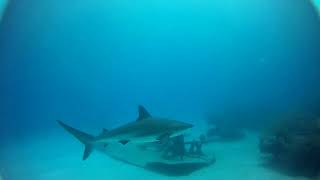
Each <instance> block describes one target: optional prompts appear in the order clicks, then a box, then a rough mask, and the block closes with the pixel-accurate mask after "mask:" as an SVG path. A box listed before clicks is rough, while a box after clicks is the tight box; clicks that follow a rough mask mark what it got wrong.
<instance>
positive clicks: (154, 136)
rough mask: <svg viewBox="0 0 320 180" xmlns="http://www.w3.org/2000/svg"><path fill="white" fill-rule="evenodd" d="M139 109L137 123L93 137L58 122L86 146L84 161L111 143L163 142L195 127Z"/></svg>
mask: <svg viewBox="0 0 320 180" xmlns="http://www.w3.org/2000/svg"><path fill="white" fill-rule="evenodd" d="M138 109H139V117H138V118H137V119H136V121H134V122H130V123H127V124H125V125H123V126H120V127H118V128H115V129H112V130H107V129H103V131H102V133H101V134H100V135H98V136H92V135H90V134H87V133H84V132H82V131H80V130H78V129H75V128H73V127H71V126H68V125H66V124H65V123H63V122H61V121H59V120H57V121H58V123H59V124H60V125H61V126H62V127H63V128H64V129H65V130H67V131H68V132H69V133H71V134H72V135H73V136H75V137H76V138H77V139H78V140H79V141H80V142H82V143H83V144H84V145H85V150H84V154H83V160H85V159H87V158H88V157H89V155H90V154H91V152H92V151H93V149H94V147H101V146H103V147H105V148H107V146H108V144H109V143H114V142H117V143H121V144H123V145H126V144H127V143H129V142H132V143H146V142H156V141H161V140H163V139H168V138H170V137H175V136H178V135H181V134H183V133H184V132H185V130H188V129H190V128H192V127H193V125H192V124H189V123H185V122H181V121H176V120H170V119H166V118H156V117H152V116H151V115H150V113H149V112H148V111H147V110H146V109H145V108H144V107H143V106H141V105H140V106H139V108H138Z"/></svg>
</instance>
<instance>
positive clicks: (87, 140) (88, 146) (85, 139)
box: [57, 120, 94, 160]
mask: <svg viewBox="0 0 320 180" xmlns="http://www.w3.org/2000/svg"><path fill="white" fill-rule="evenodd" d="M57 122H58V123H59V124H60V125H61V126H62V127H63V128H64V129H65V130H66V131H68V132H69V133H71V134H72V135H73V136H74V137H76V138H77V139H78V140H79V141H80V142H82V143H83V144H84V146H85V149H84V153H83V157H82V159H83V160H86V159H87V158H88V157H89V155H90V154H91V152H92V150H93V147H92V142H93V141H94V136H92V135H90V134H87V133H84V132H81V131H80V130H78V129H75V128H73V127H71V126H68V125H66V124H65V123H63V122H61V121H59V120H57Z"/></svg>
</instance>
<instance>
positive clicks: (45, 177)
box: [2, 135, 304, 180]
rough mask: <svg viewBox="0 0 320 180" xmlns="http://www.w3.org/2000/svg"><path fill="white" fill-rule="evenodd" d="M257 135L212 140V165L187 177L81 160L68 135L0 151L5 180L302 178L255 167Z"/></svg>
mask: <svg viewBox="0 0 320 180" xmlns="http://www.w3.org/2000/svg"><path fill="white" fill-rule="evenodd" d="M257 142H258V139H257V136H255V135H250V136H248V137H247V138H246V139H245V140H243V141H240V142H235V143H214V144H212V145H210V146H208V147H207V148H206V149H205V151H208V152H214V154H215V155H216V158H217V161H216V163H215V164H214V165H212V166H210V167H208V168H204V169H202V170H199V171H196V172H194V173H193V174H191V175H189V176H183V177H168V176H164V175H160V174H156V173H153V172H149V171H147V170H144V169H141V168H138V167H134V166H131V165H127V164H124V163H122V162H119V161H116V160H113V159H111V158H109V157H108V156H105V155H104V154H101V153H97V152H95V153H93V154H92V155H91V156H90V158H89V159H88V160H86V161H82V160H81V158H82V152H83V149H82V148H83V147H82V145H81V144H80V143H79V142H77V141H76V140H75V139H73V137H71V136H69V135H65V136H57V135H52V136H50V137H45V138H44V139H43V140H37V141H36V140H33V141H30V142H28V143H27V142H26V143H21V144H16V145H13V146H11V147H7V148H6V149H5V150H4V151H3V152H2V153H4V154H3V155H5V157H7V161H10V166H9V167H5V169H4V172H5V171H6V170H7V171H9V172H11V173H7V174H15V175H18V176H17V177H14V178H9V177H8V178H7V179H14V180H16V179H32V180H57V179H59V180H63V179H66V180H67V179H68V180H70V179H77V180H89V179H90V180H103V179H106V180H107V179H117V180H128V179H132V178H139V179H141V178H142V177H143V179H144V180H149V179H150V180H165V179H176V180H179V179H181V180H182V179H183V180H197V179H199V180H200V179H201V180H202V179H208V180H209V179H212V180H215V179H216V180H235V179H236V180H239V179H243V180H303V179H304V178H297V177H296V178H293V177H288V176H285V175H282V174H279V173H277V172H274V171H272V170H269V169H266V168H263V167H261V166H259V164H260V159H259V155H260V154H259V151H258V148H257Z"/></svg>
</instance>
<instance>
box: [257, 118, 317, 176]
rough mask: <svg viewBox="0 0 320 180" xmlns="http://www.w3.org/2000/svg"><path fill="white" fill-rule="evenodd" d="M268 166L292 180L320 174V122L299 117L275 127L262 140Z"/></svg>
mask: <svg viewBox="0 0 320 180" xmlns="http://www.w3.org/2000/svg"><path fill="white" fill-rule="evenodd" d="M259 148H260V151H261V153H262V154H264V155H266V156H265V160H266V161H265V164H264V165H265V166H267V167H269V168H273V169H275V170H278V171H281V172H283V173H286V174H288V175H293V176H306V177H312V178H314V177H316V176H318V175H319V173H320V119H319V118H315V117H310V116H308V117H306V116H305V117H303V116H298V117H295V118H291V119H286V120H283V121H280V122H278V123H276V124H275V125H273V127H272V128H270V129H269V130H268V131H266V132H265V133H264V134H263V135H262V136H261V138H260V143H259Z"/></svg>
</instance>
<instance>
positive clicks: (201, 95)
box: [0, 0, 320, 169]
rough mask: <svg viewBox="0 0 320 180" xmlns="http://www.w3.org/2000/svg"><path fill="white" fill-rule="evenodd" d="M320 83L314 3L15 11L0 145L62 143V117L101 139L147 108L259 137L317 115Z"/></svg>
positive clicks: (5, 38)
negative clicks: (277, 118)
mask: <svg viewBox="0 0 320 180" xmlns="http://www.w3.org/2000/svg"><path fill="white" fill-rule="evenodd" d="M319 82H320V20H319V18H318V14H317V12H316V9H315V8H314V7H312V5H311V3H310V2H309V1H303V0H283V1H278V0H269V1H261V0H242V1H239V0H227V1H208V0H202V1H196V0H183V1H182V0H173V1H172V0H170V1H169V0H135V1H132V0H117V1H116V0H110V1H99V0H94V1H85V0H80V1H72V0H71V1H63V0H55V1H48V0H33V1H26V0H20V1H12V2H10V3H9V6H8V8H7V11H6V12H5V14H4V17H3V20H2V22H1V26H0V83H1V86H0V93H1V94H0V97H1V100H0V109H1V110H0V119H1V126H0V135H1V142H0V145H1V147H7V146H8V144H10V145H12V144H17V143H19V142H21V141H25V140H26V139H30V138H31V139H32V138H34V137H45V136H47V135H48V134H49V133H50V134H51V133H64V132H62V131H61V129H60V127H58V125H57V124H56V121H55V120H57V119H60V120H64V121H67V122H68V123H70V124H74V125H76V126H77V127H78V128H80V129H86V130H91V132H93V133H96V134H97V133H98V132H99V131H100V129H101V128H102V127H115V126H117V125H120V124H123V123H125V122H129V121H132V120H134V119H136V116H137V112H136V111H137V110H136V107H137V105H139V104H143V105H144V106H146V107H147V108H148V109H149V111H151V112H153V113H154V114H156V115H159V116H164V117H171V118H175V119H179V120H183V121H187V122H190V123H193V124H195V125H197V124H201V123H202V122H199V121H200V120H201V119H204V118H205V117H206V113H208V112H219V111H224V110H225V109H228V108H231V109H237V110H238V111H242V112H246V113H245V114H246V115H245V116H244V117H241V118H240V120H243V123H244V124H246V125H247V128H249V129H253V130H256V129H259V128H260V127H261V126H264V124H265V123H266V121H267V120H268V119H269V118H268V117H269V115H270V114H274V113H287V112H306V113H311V114H317V113H319V110H320V108H319V103H320V94H319V92H320V84H319ZM56 143H58V142H54V144H52V145H53V146H54V147H56V146H59V144H56ZM18 146H19V145H18ZM66 151H67V150H66ZM81 151H82V150H81ZM79 154H80V153H79ZM79 158H81V157H79ZM3 162H4V164H2V166H4V168H8V169H10V167H11V166H14V165H15V164H13V163H12V162H11V163H10V162H6V161H3ZM21 163H23V162H21ZM32 163H33V162H32V161H31V162H27V163H25V165H26V166H28V165H32ZM0 165H1V164H0Z"/></svg>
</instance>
